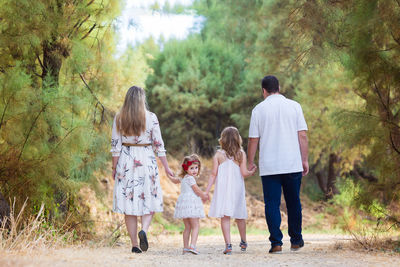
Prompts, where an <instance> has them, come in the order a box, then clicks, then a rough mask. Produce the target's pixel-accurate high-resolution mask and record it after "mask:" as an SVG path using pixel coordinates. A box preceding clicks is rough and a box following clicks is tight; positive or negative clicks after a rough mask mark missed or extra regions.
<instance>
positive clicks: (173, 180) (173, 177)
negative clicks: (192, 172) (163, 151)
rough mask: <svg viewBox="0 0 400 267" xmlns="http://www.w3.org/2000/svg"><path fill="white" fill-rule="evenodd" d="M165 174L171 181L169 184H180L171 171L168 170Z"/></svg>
mask: <svg viewBox="0 0 400 267" xmlns="http://www.w3.org/2000/svg"><path fill="white" fill-rule="evenodd" d="M165 173H166V174H167V176H168V178H169V179H170V180H171V182H173V183H174V184H179V183H180V182H181V180H179V178H177V177H175V174H174V173H173V171H171V169H170V168H168V169H166V170H165Z"/></svg>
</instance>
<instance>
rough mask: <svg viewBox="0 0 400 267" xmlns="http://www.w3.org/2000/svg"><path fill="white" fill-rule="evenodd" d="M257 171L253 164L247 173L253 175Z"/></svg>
mask: <svg viewBox="0 0 400 267" xmlns="http://www.w3.org/2000/svg"><path fill="white" fill-rule="evenodd" d="M256 170H257V166H256V165H255V164H253V165H252V166H251V168H250V170H249V172H250V173H251V175H253V174H254V173H255V172H256Z"/></svg>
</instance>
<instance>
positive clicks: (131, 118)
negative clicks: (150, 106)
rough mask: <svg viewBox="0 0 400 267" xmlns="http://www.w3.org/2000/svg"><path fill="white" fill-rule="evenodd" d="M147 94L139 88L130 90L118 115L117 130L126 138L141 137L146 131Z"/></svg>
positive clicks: (134, 87)
mask: <svg viewBox="0 0 400 267" xmlns="http://www.w3.org/2000/svg"><path fill="white" fill-rule="evenodd" d="M146 110H147V108H146V94H145V92H144V90H143V89H142V88H140V87H137V86H132V87H131V88H129V90H128V92H127V93H126V96H125V101H124V105H123V106H122V108H121V110H120V111H119V113H118V115H117V121H116V122H117V130H118V131H119V132H120V133H121V134H122V135H125V136H139V135H141V134H142V133H143V132H144V131H145V130H146Z"/></svg>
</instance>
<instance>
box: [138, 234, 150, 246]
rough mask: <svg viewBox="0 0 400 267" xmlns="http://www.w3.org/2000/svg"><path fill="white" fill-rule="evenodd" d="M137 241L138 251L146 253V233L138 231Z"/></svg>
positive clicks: (147, 244) (147, 243)
mask: <svg viewBox="0 0 400 267" xmlns="http://www.w3.org/2000/svg"><path fill="white" fill-rule="evenodd" d="M138 236H139V239H140V243H139V245H140V249H141V250H142V251H147V250H148V249H149V242H148V241H147V236H146V232H145V231H143V230H140V232H139V233H138Z"/></svg>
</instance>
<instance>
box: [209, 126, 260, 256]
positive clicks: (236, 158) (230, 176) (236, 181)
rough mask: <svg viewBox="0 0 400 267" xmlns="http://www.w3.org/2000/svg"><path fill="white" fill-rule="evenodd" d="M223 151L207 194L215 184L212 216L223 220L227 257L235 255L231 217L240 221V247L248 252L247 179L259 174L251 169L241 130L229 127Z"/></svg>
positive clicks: (223, 138) (222, 141) (223, 137)
mask: <svg viewBox="0 0 400 267" xmlns="http://www.w3.org/2000/svg"><path fill="white" fill-rule="evenodd" d="M219 143H220V145H221V149H220V150H218V151H217V152H216V153H215V155H214V158H213V169H212V173H211V176H210V179H209V180H208V186H207V189H206V194H207V195H208V194H209V192H210V190H211V187H212V185H213V184H214V182H215V189H214V196H213V198H212V201H211V205H210V210H209V213H208V216H210V217H215V218H221V228H222V234H223V235H224V240H225V244H226V247H225V250H224V252H223V253H224V254H232V244H231V233H230V218H231V217H232V218H235V219H236V224H237V226H238V229H239V233H240V238H241V242H240V245H239V246H240V248H241V250H242V251H246V248H247V242H246V219H247V209H246V198H245V187H244V179H243V178H244V177H247V176H251V175H253V174H254V172H255V171H256V167H253V168H252V169H251V170H250V171H249V170H248V169H247V163H246V153H245V152H244V151H243V149H242V138H241V137H240V134H239V131H238V129H236V128H235V127H227V128H225V129H224V130H223V131H222V133H221V138H220V139H219Z"/></svg>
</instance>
